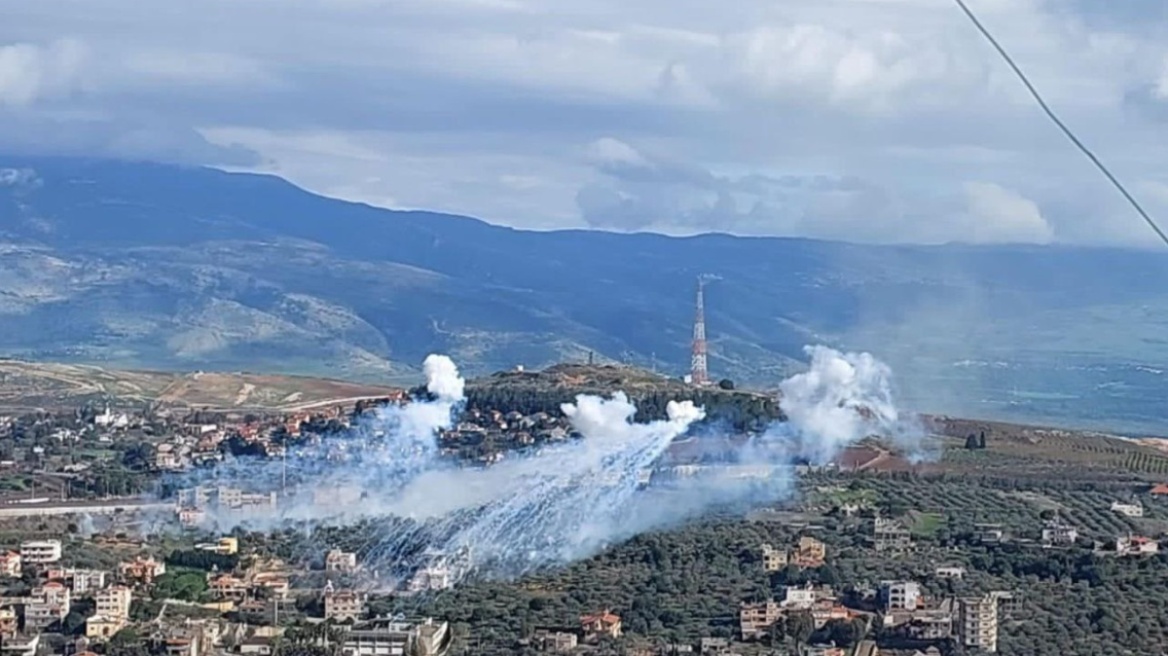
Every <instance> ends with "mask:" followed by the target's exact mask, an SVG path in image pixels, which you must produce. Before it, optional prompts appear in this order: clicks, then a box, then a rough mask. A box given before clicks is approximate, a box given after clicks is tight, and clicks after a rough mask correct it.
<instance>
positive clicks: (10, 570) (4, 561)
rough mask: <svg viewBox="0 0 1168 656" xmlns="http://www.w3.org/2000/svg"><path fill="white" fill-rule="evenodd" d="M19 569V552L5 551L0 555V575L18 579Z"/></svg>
mask: <svg viewBox="0 0 1168 656" xmlns="http://www.w3.org/2000/svg"><path fill="white" fill-rule="evenodd" d="M21 571H22V570H21V564H20V552H18V551H7V552H5V553H4V554H2V555H0V576H3V577H6V578H10V579H18V578H20V573H21Z"/></svg>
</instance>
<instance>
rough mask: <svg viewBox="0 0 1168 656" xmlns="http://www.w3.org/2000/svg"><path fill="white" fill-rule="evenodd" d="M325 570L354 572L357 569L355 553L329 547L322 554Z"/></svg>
mask: <svg viewBox="0 0 1168 656" xmlns="http://www.w3.org/2000/svg"><path fill="white" fill-rule="evenodd" d="M324 569H325V571H326V572H354V571H356V570H357V554H355V553H352V552H350V551H341V550H340V549H330V550H329V552H328V553H327V554H325V556H324Z"/></svg>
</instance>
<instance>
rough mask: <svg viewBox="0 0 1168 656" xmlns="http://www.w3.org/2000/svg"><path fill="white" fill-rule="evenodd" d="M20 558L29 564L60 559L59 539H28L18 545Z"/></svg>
mask: <svg viewBox="0 0 1168 656" xmlns="http://www.w3.org/2000/svg"><path fill="white" fill-rule="evenodd" d="M20 560H21V562H22V563H25V564H31V565H49V564H51V563H55V562H57V561H58V560H61V541H60V540H30V541H28V542H23V543H21V545H20Z"/></svg>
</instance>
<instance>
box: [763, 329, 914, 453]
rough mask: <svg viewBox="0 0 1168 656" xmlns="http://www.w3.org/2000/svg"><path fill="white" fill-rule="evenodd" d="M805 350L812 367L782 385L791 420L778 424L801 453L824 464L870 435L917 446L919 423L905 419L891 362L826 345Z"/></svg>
mask: <svg viewBox="0 0 1168 656" xmlns="http://www.w3.org/2000/svg"><path fill="white" fill-rule="evenodd" d="M804 351H805V352H806V353H807V355H808V356H810V357H811V366H810V367H809V368H808V370H807V371H806V372H804V373H801V374H796V375H794V376H791V377H790V378H788V379H786V380H784V381H783V382H782V383H781V384H780V385H779V389H780V391H781V392H782V400H781V403H780V405H781V407H782V408H783V412H784V413H786V415H787V417H788V419H789V422H788V423H787V424H785V425H780V426H777V427H776V429H777V430H779V431H781V432H783V433H785V434H790V435H793V436H794V437H795V438H796V440H797V455H798V456H799V457H802V458H806V459H808V460H810V461H811V462H812V463H814V464H825V463H827V462H830V461H831V460H832V459H833V458H834V457H835V456H836V455H838V454H839V452H840V450H841V449H843V448H844V447H846V446H848V445H849V444H852V443H855V442H857V441H859V440H861V439H863V438H865V437H868V436H880V437H886V438H890V439H892V440H894V441H896V442H898V443H900V445H901V446H904V447H907V448H909V449H910V450H913V451H916V450H917V448H918V445H919V437H920V433H921V431H920V428H919V426H917V425H916V424H915V418H909V419H908V420H905V418H903V417H902V416H901V413H900V412H899V411H898V410H897V408H896V405H895V403H894V401H893V392H892V371H891V370H890V369H889V368H888V366H887V365H885V364H884V363H883V362H880V361H879V360H877V359H876V358H874V357H872V355H870V354H868V353H841V352H839V351H836V350H834V349H831V348H828V347H826V346H808V347H806V348H805V349H804Z"/></svg>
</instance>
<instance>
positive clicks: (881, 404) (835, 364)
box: [181, 346, 922, 579]
mask: <svg viewBox="0 0 1168 656" xmlns="http://www.w3.org/2000/svg"><path fill="white" fill-rule="evenodd" d="M807 353H808V355H809V356H810V360H811V361H810V366H809V368H808V370H807V371H806V372H804V373H800V374H797V375H795V376H792V377H791V378H788V379H786V380H784V381H782V383H781V385H780V389H781V393H782V401H781V403H782V408H783V410H784V412H785V413H786V416H787V418H788V420H787V421H783V422H777V423H775V424H773V425H772V426H770V427H769V428H768V429H767V430H765V431H763V432H761V433H759V434H755V435H752V436H748V437H746V439H744V440H737V441H735V445H736V446H735V448H734V449H733V452H732V454H731V455H730V456H729V457H727V458H724V459H723V461H722V462H718V463H714V464H711V465H709V466H688V467H687V466H674V467H662V466H661V464H660V463H661V461H662V459H663V456H665V454H666V452H667V451H668V450H669V448H670V446H671V445H672V444H674V442H675V441H677V440H678V439H679V438H683V436H687V433H691V432H692V429H693V428H694V427H695V426H696V425H697V424H698V423H699V422H701V421H702V420H703V419H704V418H705V417H706V412H705V410H704V409H703V408H701V407H697V406H695V405H694V403H693V402H691V401H672V402H670V403H669V404H668V406H667V408H666V417H665V418H663V419H660V420H656V421H649V422H645V423H638V422H636V421H635V420H634V417H635V415H636V412H637V407H636V404H635V402H634V401H633V400H631V399H630V398H629V397H628V396H627V395H626V394H625V393H624V392H616V393H614V394H613V395H612V396H611V397H609V398H603V397H600V396H591V395H580V396H578V397H577V398H576V399H575V401H574V402H572V403H566V404H564V405H563V406H562V412H563V414H564V416H565V417H566V418H567V421H568V422H569V424H570V426H571V428H572V430H573V431H574V433H575V434H577V435H578V436H579V439H571V440H566V441H564V442H563V443H558V444H554V445H547V446H542V447H532V448H530V449H528V450H525V451H522V452H512V453H508V454H507V455H506V457H504V458H503V459H502V460H501V461H499V462H496V463H494V464H491V465H489V466H466V465H460V464H458V463H456V462H455V461H453V460H452V459H450V458H447V457H443V455H442V453H441V448H440V445H439V437H438V435H439V432H440V431H442V430H444V429H448V428H450V427H451V426H452V425H453V424H454V422H455V421H456V417H457V415H458V414H459V413H460V411H461V410H462V407H463V405H464V403H465V388H466V385H465V381H464V380H463V378H462V377H461V375H460V374H459V371H458V368H457V366H456V365H455V363H454V362H453V361H452V360H450V358H448V357H446V356H443V355H431V356H429V357H428V358H426V360H425V363H424V367H423V368H424V371H425V373H426V376H427V384H426V391H427V392H428V395H427V398H419V399H414V400H413V401H411V402H409V403H405V404H401V405H396V404H391V405H387V406H383V407H380V408H378V409H377V410H376V411H375V412H374V413H372V414H371V415H367V416H366V417H365V418H363V419H362V421H360V422H359V423H358V424H357V425H355V426H354V427H352V428H351V429H349V430H348V431H346V432H343V433H341V434H338V435H335V436H332V437H329V438H325V439H321V440H317V441H314V442H310V443H308V444H305V445H301V446H295V447H289V448H288V450H287V451H286V452H285V453H284V454H283V455H282V457H279V458H269V459H263V460H260V459H242V458H241V459H238V460H235V461H234V462H228V463H224V464H223V465H221V466H220V467H218V468H216V471H215V472H214V474H213V475H212V476H213V478H214V483H215V484H216V485H233V486H239V487H245V488H249V489H257V488H258V489H264V490H281V492H280V495H281V496H280V502H279V504H277V507H276V511H275V512H274V513H273V512H272V511H271V510H270V509H265V510H264V511H262V512H256V513H252V514H247V513H240V512H238V511H233V512H219V513H215V512H212V513H211V515H210V517H209V520H210V521H212V522H214V523H215V524H216V526H217V528H219V529H229V528H232V527H234V526H243V527H249V528H264V529H268V528H273V527H275V526H279V525H289V524H291V525H298V524H299V525H304V524H307V525H344V524H346V523H352V522H358V521H362V522H364V523H365V524H368V523H370V522H372V523H373V524H374V525H376V526H384V529H383V530H379V531H378V534H377V535H376V536H374V537H373V538H371V542H370V544H369V545H368V546H367V548H366V549H365V552H364V553H363V557H364V559H365V560H366V561H367V562H371V563H373V565H374V567H376V568H377V569H378V571H380V572H381V573H382V575H383V576H389V577H393V576H400V577H405V576H407V575H409V570H410V567H411V566H412V567H414V568H416V567H418V566H423V565H424V566H427V567H441V568H443V570H444V571H445V572H446V573H447V575H449V576H452V577H454V578H455V579H457V578H459V577H461V576H465V575H470V574H472V573H474V574H477V575H480V576H488V577H491V576H502V577H511V576H517V575H522V574H524V573H527V572H529V571H532V570H535V569H539V568H543V567H548V566H555V565H560V564H565V563H569V562H572V561H575V560H578V559H581V558H585V557H588V556H590V555H593V554H595V553H597V552H599V551H601V550H603V549H604V548H605V547H606V545H609V544H612V543H614V542H617V541H621V540H625V539H628V538H630V537H632V536H635V535H637V534H640V533H643V532H646V531H652V530H657V529H661V528H666V527H669V526H672V525H676V524H677V523H679V522H683V521H686V520H689V519H693V518H696V517H700V516H702V515H704V514H707V513H709V512H711V511H714V510H718V509H734V510H747V509H750V508H752V507H758V506H762V505H765V504H771V503H774V502H776V501H780V500H783V499H785V498H789V496H790V495H791V494H792V491H791V490H792V482H793V480H794V476H795V470H796V467H797V465H798V464H800V463H805V464H812V465H822V464H827V463H830V462H831V461H832V459H833V458H834V457H836V456H837V455H838V454H839V452H840V450H841V449H843V448H844V447H846V446H848V445H850V444H854V443H855V442H857V441H859V440H861V439H863V438H865V437H867V436H872V435H876V436H880V437H883V438H886V439H889V440H892V441H894V442H895V443H897V444H898V445H901V446H903V447H904V448H905V449H907V450H910V451H913V452H918V451H919V445H920V436H921V434H922V432H921V430H920V427H919V426H918V425H917V424H916V423H915V422H914V421H913V419H912V418H906V417H904V416H902V414H901V413H900V412H899V411H898V410H897V408H896V406H895V403H894V399H893V391H892V389H893V388H892V383H891V371H890V370H889V369H888V367H887V366H885V365H884V364H882V363H881V362H879V361H878V360H877V359H875V358H874V357H872V356H871V355H869V354H866V353H859V354H857V353H841V352H838V351H835V350H833V349H830V348H826V347H822V346H816V347H809V348H808V349H807ZM701 432H702V434H701V435H699V436H696V437H689V439H692V440H716V439H720V438H729V437H730V436H729V435H722V436H718V435H712V436H711V435H709V434H708V433H709V431H708V430H703V431H701ZM738 437H741V436H738ZM198 483H211V481H210V480H209V479H207V478H203V479H188V480H185V481H182V482H181V484H185V485H193V484H198Z"/></svg>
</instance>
